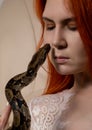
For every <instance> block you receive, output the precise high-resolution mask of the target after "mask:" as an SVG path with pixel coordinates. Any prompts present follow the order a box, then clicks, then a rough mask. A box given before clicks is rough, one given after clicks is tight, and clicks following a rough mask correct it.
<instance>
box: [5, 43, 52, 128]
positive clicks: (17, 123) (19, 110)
mask: <svg viewBox="0 0 92 130" xmlns="http://www.w3.org/2000/svg"><path fill="white" fill-rule="evenodd" d="M49 51H50V45H49V44H45V45H44V46H43V47H42V48H40V49H39V50H38V51H37V52H36V53H35V54H34V55H33V57H32V60H31V62H30V63H29V65H28V67H27V71H26V72H23V73H21V74H18V75H16V76H14V77H13V78H11V79H10V80H9V82H8V83H7V85H6V87H5V95H6V98H7V100H8V102H9V104H10V105H11V107H12V110H13V123H12V126H11V127H9V128H8V129H7V130H29V129H30V123H31V116H30V112H29V109H28V106H27V103H26V102H25V100H24V99H23V97H22V94H21V92H20V91H21V89H22V88H23V87H25V86H27V85H28V84H29V83H31V82H32V81H33V80H34V79H35V77H36V75H37V71H38V69H39V68H40V66H41V65H42V64H43V63H44V61H45V59H46V56H47V54H48V52H49Z"/></svg>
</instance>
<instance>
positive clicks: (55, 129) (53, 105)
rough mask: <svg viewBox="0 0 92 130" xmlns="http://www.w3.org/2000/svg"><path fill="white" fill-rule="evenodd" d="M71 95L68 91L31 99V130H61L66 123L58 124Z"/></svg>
mask: <svg viewBox="0 0 92 130" xmlns="http://www.w3.org/2000/svg"><path fill="white" fill-rule="evenodd" d="M72 95H73V93H71V92H70V91H69V90H65V91H63V92H61V93H57V94H51V95H50V94H49V95H43V96H40V97H37V98H35V99H32V101H31V103H30V105H29V109H30V114H31V130H63V128H64V126H65V125H66V124H67V123H68V122H63V121H60V123H59V122H58V120H59V118H60V116H62V113H63V111H64V110H66V109H67V108H68V102H69V99H70V97H71V96H72Z"/></svg>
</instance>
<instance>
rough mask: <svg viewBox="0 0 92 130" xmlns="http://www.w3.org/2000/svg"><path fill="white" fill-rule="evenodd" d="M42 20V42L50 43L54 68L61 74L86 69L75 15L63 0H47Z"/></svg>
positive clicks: (85, 59) (85, 55)
mask: <svg viewBox="0 0 92 130" xmlns="http://www.w3.org/2000/svg"><path fill="white" fill-rule="evenodd" d="M43 21H44V23H45V29H44V44H45V43H50V45H51V51H50V53H49V58H50V61H51V63H52V64H53V66H54V67H55V69H56V70H57V71H58V72H59V73H60V74H63V75H68V74H75V73H79V72H83V71H86V65H87V60H88V58H87V54H86V52H85V49H84V45H83V42H82V40H81V37H80V35H79V32H78V30H77V25H76V21H75V17H74V15H73V14H72V13H71V12H70V11H69V9H68V8H67V6H65V3H64V0H47V3H46V6H45V9H44V12H43Z"/></svg>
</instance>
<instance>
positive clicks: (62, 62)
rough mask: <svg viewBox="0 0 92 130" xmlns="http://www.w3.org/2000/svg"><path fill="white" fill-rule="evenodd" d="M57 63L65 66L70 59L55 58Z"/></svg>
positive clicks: (63, 57)
mask: <svg viewBox="0 0 92 130" xmlns="http://www.w3.org/2000/svg"><path fill="white" fill-rule="evenodd" d="M54 59H55V62H56V63H58V64H64V63H66V62H67V61H68V60H69V57H65V56H55V57H54Z"/></svg>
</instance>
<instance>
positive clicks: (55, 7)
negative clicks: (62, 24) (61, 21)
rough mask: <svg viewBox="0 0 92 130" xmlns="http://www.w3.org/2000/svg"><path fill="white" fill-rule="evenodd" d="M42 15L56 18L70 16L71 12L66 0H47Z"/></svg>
mask: <svg viewBox="0 0 92 130" xmlns="http://www.w3.org/2000/svg"><path fill="white" fill-rule="evenodd" d="M43 16H46V17H50V18H52V19H54V18H55V19H56V18H62V17H65V18H67V17H72V16H73V14H72V13H71V11H70V9H69V7H68V0H47V2H46V5H45V9H44V12H43Z"/></svg>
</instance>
